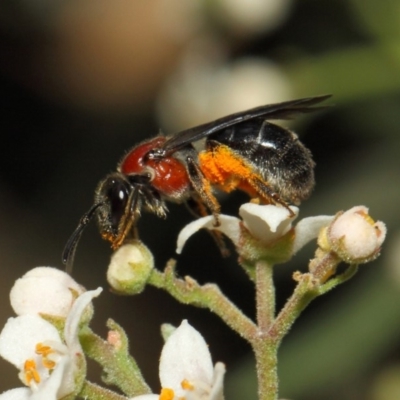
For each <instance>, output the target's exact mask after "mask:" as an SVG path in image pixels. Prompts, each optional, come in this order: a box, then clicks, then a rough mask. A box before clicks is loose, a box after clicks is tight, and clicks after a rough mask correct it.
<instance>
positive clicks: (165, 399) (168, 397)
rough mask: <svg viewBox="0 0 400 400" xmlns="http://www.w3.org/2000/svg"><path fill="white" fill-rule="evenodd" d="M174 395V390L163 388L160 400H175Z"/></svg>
mask: <svg viewBox="0 0 400 400" xmlns="http://www.w3.org/2000/svg"><path fill="white" fill-rule="evenodd" d="M174 395H175V393H174V391H173V390H172V389H168V388H162V389H161V393H160V397H159V400H173V398H174Z"/></svg>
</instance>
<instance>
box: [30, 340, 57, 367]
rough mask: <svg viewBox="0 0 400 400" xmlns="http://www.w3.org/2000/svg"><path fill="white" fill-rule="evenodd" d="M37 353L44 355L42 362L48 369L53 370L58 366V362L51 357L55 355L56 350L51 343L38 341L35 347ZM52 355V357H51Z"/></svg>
mask: <svg viewBox="0 0 400 400" xmlns="http://www.w3.org/2000/svg"><path fill="white" fill-rule="evenodd" d="M35 352H36V354H38V355H40V356H42V364H43V366H44V367H45V368H47V369H48V370H52V369H54V368H55V367H56V362H55V361H54V360H52V359H51V358H50V357H51V355H54V354H55V353H56V351H55V350H54V349H53V348H52V347H51V346H49V345H44V344H43V343H38V344H37V345H36V349H35ZM49 356H50V357H49Z"/></svg>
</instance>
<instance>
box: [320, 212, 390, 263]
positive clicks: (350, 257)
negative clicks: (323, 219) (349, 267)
mask: <svg viewBox="0 0 400 400" xmlns="http://www.w3.org/2000/svg"><path fill="white" fill-rule="evenodd" d="M385 236H386V226H385V224H384V223H383V222H381V221H377V222H375V221H374V220H373V219H372V218H371V217H370V216H369V215H368V208H366V207H364V206H356V207H353V208H351V209H350V210H348V211H345V212H343V213H339V214H338V215H337V216H336V217H335V219H334V221H333V222H332V224H331V225H330V226H329V227H328V228H326V229H325V230H324V231H323V232H322V233H321V235H320V237H319V240H318V243H319V245H320V247H321V248H322V249H324V250H332V251H334V252H335V253H336V254H337V255H338V256H339V257H340V258H341V259H342V260H343V261H345V262H348V263H350V264H360V263H366V262H369V261H371V260H374V259H375V258H376V257H378V255H379V252H380V249H381V245H382V243H383V241H384V240H385Z"/></svg>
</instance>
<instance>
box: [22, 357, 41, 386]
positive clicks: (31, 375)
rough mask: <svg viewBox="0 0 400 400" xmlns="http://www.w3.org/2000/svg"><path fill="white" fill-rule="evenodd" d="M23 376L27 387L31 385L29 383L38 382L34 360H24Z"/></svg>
mask: <svg viewBox="0 0 400 400" xmlns="http://www.w3.org/2000/svg"><path fill="white" fill-rule="evenodd" d="M24 375H25V382H26V384H27V385H28V386H30V385H31V382H32V381H34V382H35V383H39V382H40V375H39V372H38V371H37V369H36V363H35V361H34V360H32V359H30V360H26V361H25V363H24Z"/></svg>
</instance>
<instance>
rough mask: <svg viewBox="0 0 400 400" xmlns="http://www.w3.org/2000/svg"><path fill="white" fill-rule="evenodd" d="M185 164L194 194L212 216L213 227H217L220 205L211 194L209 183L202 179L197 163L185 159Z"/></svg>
mask: <svg viewBox="0 0 400 400" xmlns="http://www.w3.org/2000/svg"><path fill="white" fill-rule="evenodd" d="M186 163H187V171H188V175H189V179H190V182H191V184H192V186H193V188H194V190H195V192H196V193H197V194H198V196H199V197H200V199H201V201H202V203H203V204H204V205H205V206H206V207H207V208H208V209H209V210H210V211H211V213H212V215H213V216H214V219H215V224H214V225H215V226H219V224H220V223H219V218H218V217H219V214H220V205H219V203H218V200H217V199H216V198H215V196H214V195H213V194H212V192H211V185H210V182H209V181H208V180H207V179H206V178H205V177H204V175H203V173H202V172H201V170H200V168H199V166H198V164H197V162H196V161H195V160H194V159H193V158H192V157H190V156H189V157H187V158H186ZM203 207H204V206H203ZM206 211H207V210H206ZM207 214H208V213H207Z"/></svg>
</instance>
